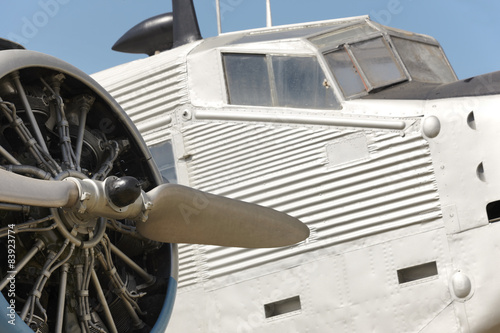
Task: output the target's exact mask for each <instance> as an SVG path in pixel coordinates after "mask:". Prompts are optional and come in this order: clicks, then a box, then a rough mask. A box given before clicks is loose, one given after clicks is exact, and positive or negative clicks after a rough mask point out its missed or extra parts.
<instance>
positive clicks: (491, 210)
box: [486, 200, 500, 223]
mask: <svg viewBox="0 0 500 333" xmlns="http://www.w3.org/2000/svg"><path fill="white" fill-rule="evenodd" d="M486 213H487V214H488V220H489V221H490V223H495V222H499V221H500V200H497V201H493V202H490V203H489V204H487V205H486Z"/></svg>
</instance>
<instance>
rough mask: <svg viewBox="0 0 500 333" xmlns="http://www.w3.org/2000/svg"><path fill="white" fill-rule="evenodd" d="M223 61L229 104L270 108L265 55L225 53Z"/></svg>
mask: <svg viewBox="0 0 500 333" xmlns="http://www.w3.org/2000/svg"><path fill="white" fill-rule="evenodd" d="M223 59H224V70H225V73H226V82H227V89H228V93H229V103H230V104H239V105H261V106H272V99H271V89H270V86H269V73H268V70H267V62H266V56H265V55H261V54H232V53H227V54H224V55H223Z"/></svg>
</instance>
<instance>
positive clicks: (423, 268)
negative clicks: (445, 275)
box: [398, 261, 438, 284]
mask: <svg viewBox="0 0 500 333" xmlns="http://www.w3.org/2000/svg"><path fill="white" fill-rule="evenodd" d="M436 275H438V270H437V264H436V262H435V261H433V262H428V263H426V264H422V265H417V266H412V267H408V268H403V269H400V270H398V280H399V283H400V284H402V283H407V282H412V281H416V280H421V279H425V278H428V277H431V276H436Z"/></svg>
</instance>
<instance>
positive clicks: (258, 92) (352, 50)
mask: <svg viewBox="0 0 500 333" xmlns="http://www.w3.org/2000/svg"><path fill="white" fill-rule="evenodd" d="M218 40H221V39H220V37H219V39H218ZM222 40H225V44H224V45H217V46H218V50H219V57H220V61H221V64H222V68H221V69H222V72H223V76H224V78H223V81H224V84H225V86H224V88H223V89H224V92H223V93H222V95H223V96H224V98H225V102H226V103H227V104H228V105H242V106H243V105H244V106H266V107H289V108H307V109H340V108H341V107H342V106H341V105H342V101H344V100H352V99H358V98H367V97H373V98H376V94H377V93H379V92H381V91H384V90H387V89H389V88H392V87H395V86H398V85H402V84H405V83H409V82H418V83H422V84H430V85H439V84H445V83H451V82H454V81H456V80H457V77H456V75H455V73H454V71H453V69H452V67H451V66H450V64H449V62H448V60H447V58H446V56H445V54H444V52H443V50H442V48H441V47H440V45H439V43H438V42H437V41H436V40H435V39H434V38H432V37H429V36H425V35H420V34H415V33H409V32H406V31H401V30H397V29H393V28H389V27H385V26H382V25H380V24H377V23H375V22H372V21H371V20H370V19H369V18H368V17H360V18H353V19H351V20H338V21H336V20H333V21H327V22H324V23H319V24H318V23H316V24H311V25H307V24H305V25H300V26H289V27H277V28H276V29H274V30H273V29H262V30H254V31H249V32H247V33H241V32H240V33H238V34H233V35H231V34H228V35H227V36H226V39H222ZM219 95H220V94H219Z"/></svg>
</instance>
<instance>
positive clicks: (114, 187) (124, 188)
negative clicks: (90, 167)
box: [105, 176, 141, 208]
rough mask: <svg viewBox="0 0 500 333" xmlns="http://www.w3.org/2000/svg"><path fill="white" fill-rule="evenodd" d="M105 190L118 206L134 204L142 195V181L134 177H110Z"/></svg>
mask: <svg viewBox="0 0 500 333" xmlns="http://www.w3.org/2000/svg"><path fill="white" fill-rule="evenodd" d="M105 190H106V193H107V196H108V198H109V200H110V201H111V202H112V203H113V204H114V205H115V206H117V207H120V208H121V207H125V206H128V205H130V204H133V203H134V202H135V201H136V200H137V198H139V196H140V195H141V183H140V182H139V181H138V180H137V179H136V178H134V177H129V176H125V177H121V178H117V177H109V178H108V179H106V184H105Z"/></svg>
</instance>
